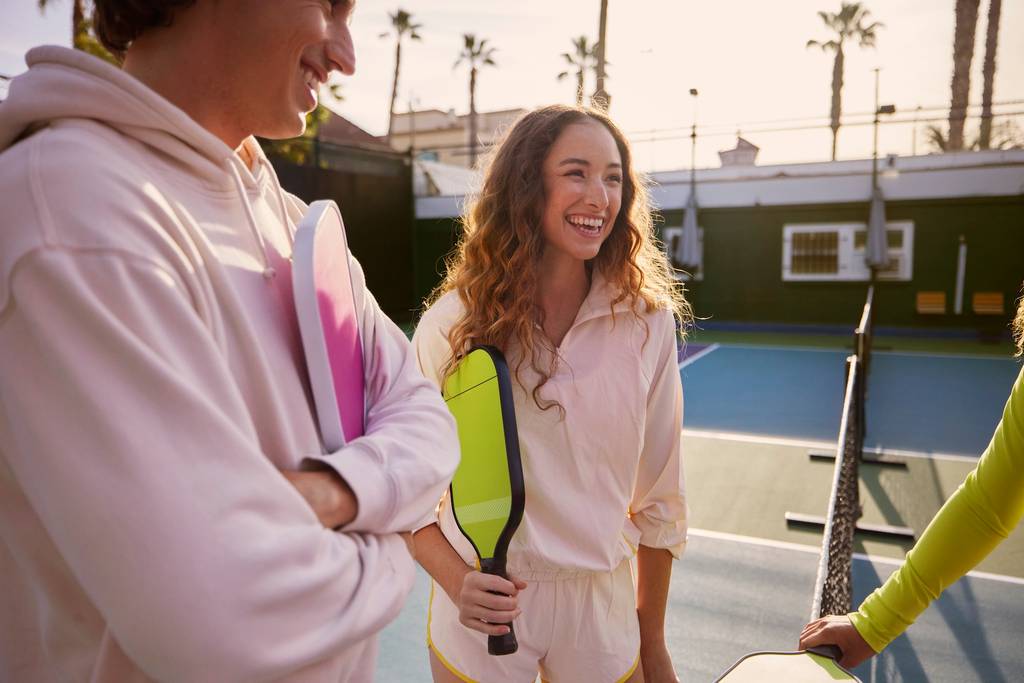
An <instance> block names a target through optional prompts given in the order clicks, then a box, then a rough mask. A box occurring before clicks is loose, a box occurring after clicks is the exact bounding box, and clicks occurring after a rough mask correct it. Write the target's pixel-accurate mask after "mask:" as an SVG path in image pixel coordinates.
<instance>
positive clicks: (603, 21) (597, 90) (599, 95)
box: [590, 0, 612, 111]
mask: <svg viewBox="0 0 1024 683" xmlns="http://www.w3.org/2000/svg"><path fill="white" fill-rule="evenodd" d="M607 33H608V0H601V18H600V21H599V22H598V26H597V43H595V45H594V49H595V50H597V54H596V55H595V56H596V59H597V67H596V69H597V83H595V84H594V85H595V87H594V96H593V97H592V98H591V100H590V102H591V104H593V105H594V106H595V107H597V108H598V109H604V110H605V111H607V110H608V109H609V108H610V107H611V105H612V96H611V95H609V94H608V91H607V90H605V89H604V78H605V75H606V74H605V67H606V66H607V64H606V62H605V46H606V45H608V36H607Z"/></svg>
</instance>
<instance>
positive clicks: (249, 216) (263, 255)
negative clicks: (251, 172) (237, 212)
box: [228, 161, 287, 280]
mask: <svg viewBox="0 0 1024 683" xmlns="http://www.w3.org/2000/svg"><path fill="white" fill-rule="evenodd" d="M228 166H230V167H231V175H232V177H233V178H234V179H235V185H236V186H237V187H238V194H239V195H240V196H241V197H242V206H243V207H244V208H245V218H246V220H247V221H248V222H249V232H250V233H252V236H253V237H254V238H255V240H256V243H257V245H258V246H259V249H260V260H261V261H262V262H263V279H264V280H272V279H274V276H275V275H277V271H276V270H274V267H273V266H272V265H270V259H269V257H268V256H267V244H266V242H265V241H264V240H263V234H262V233H261V232H260V229H259V226H258V225H256V215H255V214H254V213H253V212H252V205H251V204H250V203H249V195H248V193H247V192H246V191H245V184H244V183H243V182H242V176H241V175H240V174H239V173H238V166H237V165H236V164H235V163H234V162H233V161H229V162H228ZM278 201H280V197H279V198H278ZM286 225H287V224H286Z"/></svg>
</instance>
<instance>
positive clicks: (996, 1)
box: [978, 0, 1003, 149]
mask: <svg viewBox="0 0 1024 683" xmlns="http://www.w3.org/2000/svg"><path fill="white" fill-rule="evenodd" d="M1002 4H1003V3H1002V0H989V3H988V28H987V30H986V36H985V62H984V64H983V65H982V67H981V76H982V78H983V79H984V85H983V86H982V90H981V131H980V132H979V133H978V146H979V147H980V148H981V149H988V148H989V144H990V143H991V141H992V90H993V86H994V83H995V80H996V43H997V41H998V40H999V10H1000V9H1001V8H1002Z"/></svg>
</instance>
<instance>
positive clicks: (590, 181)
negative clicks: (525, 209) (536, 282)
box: [541, 120, 623, 261]
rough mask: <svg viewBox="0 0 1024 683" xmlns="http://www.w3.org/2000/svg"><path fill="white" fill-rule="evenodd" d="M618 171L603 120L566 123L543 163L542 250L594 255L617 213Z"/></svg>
mask: <svg viewBox="0 0 1024 683" xmlns="http://www.w3.org/2000/svg"><path fill="white" fill-rule="evenodd" d="M622 173H623V170H622V158H621V156H620V154H619V149H618V147H617V146H616V144H615V138H613V137H612V134H611V133H610V132H608V130H607V129H606V128H605V127H604V126H603V125H601V124H600V123H599V122H597V121H593V120H588V121H581V122H578V123H572V124H570V125H568V126H566V127H565V129H564V130H563V131H562V133H561V134H560V135H559V136H558V138H557V139H556V140H555V143H554V144H553V145H552V146H551V150H550V151H549V152H548V155H547V157H546V158H545V159H544V164H543V177H544V195H545V204H544V212H543V214H542V218H541V229H542V231H543V233H544V242H545V249H547V250H555V251H557V252H558V253H559V254H560V255H563V256H566V257H569V258H571V259H573V260H578V261H588V260H590V259H592V258H594V257H595V256H597V254H598V252H599V251H600V249H601V244H602V243H603V242H604V241H605V239H607V237H608V235H609V234H610V233H611V231H612V228H613V226H614V225H615V219H616V217H617V216H618V215H619V207H620V206H621V205H622V182H623V178H622ZM550 255H553V254H550Z"/></svg>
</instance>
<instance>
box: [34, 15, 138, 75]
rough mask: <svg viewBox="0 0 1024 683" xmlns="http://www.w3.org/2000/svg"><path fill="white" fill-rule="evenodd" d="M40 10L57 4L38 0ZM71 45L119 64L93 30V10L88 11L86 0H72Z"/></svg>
mask: <svg viewBox="0 0 1024 683" xmlns="http://www.w3.org/2000/svg"><path fill="white" fill-rule="evenodd" d="M36 4H37V6H38V7H39V11H40V12H42V13H45V12H46V10H47V8H48V7H50V6H51V5H53V4H55V3H53V2H52V0H36ZM71 45H72V46H74V47H75V49H77V50H83V51H84V52H88V53H89V54H91V55H94V56H96V57H99V58H101V59H105V60H107V61H108V62H110V63H111V64H117V63H118V60H117V58H116V57H115V56H114V55H112V54H110V52H108V51H107V49H106V48H105V47H103V45H102V44H101V43H100V41H99V40H97V39H96V36H95V35H93V32H92V12H86V8H85V0H71Z"/></svg>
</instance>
